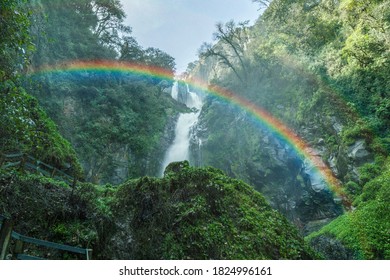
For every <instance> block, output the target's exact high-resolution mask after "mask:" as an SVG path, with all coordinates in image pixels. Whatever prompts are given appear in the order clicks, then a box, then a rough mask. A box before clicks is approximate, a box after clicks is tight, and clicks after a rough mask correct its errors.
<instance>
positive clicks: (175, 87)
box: [171, 81, 179, 100]
mask: <svg viewBox="0 0 390 280" xmlns="http://www.w3.org/2000/svg"><path fill="white" fill-rule="evenodd" d="M171 96H172V98H173V99H175V100H177V98H178V97H179V83H178V82H177V81H175V82H174V83H173V85H172V91H171Z"/></svg>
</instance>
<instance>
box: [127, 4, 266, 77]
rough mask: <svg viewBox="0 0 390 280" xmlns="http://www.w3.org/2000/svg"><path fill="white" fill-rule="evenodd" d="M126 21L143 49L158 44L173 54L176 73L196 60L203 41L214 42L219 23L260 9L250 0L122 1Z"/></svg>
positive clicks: (252, 17)
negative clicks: (214, 33) (216, 25)
mask: <svg viewBox="0 0 390 280" xmlns="http://www.w3.org/2000/svg"><path fill="white" fill-rule="evenodd" d="M121 2H122V5H123V8H124V10H125V12H126V14H127V19H126V24H127V25H129V26H131V27H132V29H133V33H132V35H133V36H134V37H135V38H136V39H137V41H138V43H139V44H140V45H141V46H143V47H144V48H147V47H155V48H159V49H161V50H162V51H164V52H166V53H168V54H169V55H171V56H173V57H174V58H175V60H176V68H177V71H176V73H177V74H180V73H182V72H184V71H185V69H186V68H187V65H188V63H190V62H193V61H195V60H196V59H197V52H198V49H199V47H200V46H201V45H202V43H203V42H209V43H211V42H212V41H213V36H212V34H213V32H214V31H215V24H216V23H217V22H223V23H225V22H227V21H229V20H231V19H233V20H234V21H235V22H239V21H245V20H250V23H251V24H253V23H254V22H255V20H256V19H257V18H258V16H259V14H260V12H259V11H258V8H259V6H258V5H257V4H256V3H252V1H251V0H121Z"/></svg>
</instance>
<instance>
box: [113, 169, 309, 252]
mask: <svg viewBox="0 0 390 280" xmlns="http://www.w3.org/2000/svg"><path fill="white" fill-rule="evenodd" d="M114 209H115V216H116V217H121V219H129V220H130V221H131V228H132V230H131V236H132V238H133V241H132V242H131V243H128V244H126V245H125V246H126V247H125V248H123V250H126V251H127V252H129V253H130V254H131V257H132V258H136V259H301V258H311V257H312V255H311V252H310V250H309V249H308V248H307V247H306V245H305V244H304V243H303V241H302V239H301V237H299V235H298V232H297V230H296V229H295V228H294V227H293V226H292V225H290V224H289V223H288V222H287V220H286V219H285V218H283V217H282V216H281V215H280V214H278V213H277V212H276V211H275V210H272V208H271V207H270V206H269V205H268V204H267V203H266V201H265V199H264V198H263V197H262V196H261V195H260V194H259V193H257V192H256V191H254V190H253V189H252V188H250V187H249V186H248V185H246V184H244V183H243V182H241V181H238V180H233V179H230V178H228V177H226V176H225V175H224V174H223V173H222V172H221V171H219V170H216V169H213V168H210V167H208V168H202V169H195V168H191V167H189V166H188V163H187V164H186V163H183V164H180V166H178V165H177V164H176V165H175V166H168V168H167V171H166V173H165V177H164V178H162V179H154V178H148V177H144V178H141V179H139V180H133V181H129V182H127V183H125V184H123V185H122V186H121V187H120V188H119V190H118V192H117V194H116V201H115V202H114Z"/></svg>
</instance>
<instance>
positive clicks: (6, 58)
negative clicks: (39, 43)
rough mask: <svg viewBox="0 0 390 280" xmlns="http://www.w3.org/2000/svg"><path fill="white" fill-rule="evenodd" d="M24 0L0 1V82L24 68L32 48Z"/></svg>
mask: <svg viewBox="0 0 390 280" xmlns="http://www.w3.org/2000/svg"><path fill="white" fill-rule="evenodd" d="M26 2H27V1H25V0H6V1H1V2H0V26H1V33H0V82H1V83H3V82H4V81H5V80H7V79H11V78H13V77H14V76H15V74H16V73H19V74H20V73H21V72H22V71H23V70H24V66H25V62H26V61H27V60H28V58H29V54H30V52H31V51H32V50H33V49H34V47H33V45H32V44H31V39H30V34H29V32H28V28H29V26H30V21H29V14H28V11H27V10H26V9H25V7H24V4H25V3H26Z"/></svg>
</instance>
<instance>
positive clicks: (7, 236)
mask: <svg viewBox="0 0 390 280" xmlns="http://www.w3.org/2000/svg"><path fill="white" fill-rule="evenodd" d="M12 229H13V221H12V220H10V219H7V218H5V217H4V216H2V215H0V260H4V259H6V258H7V257H9V255H11V258H12V259H17V260H44V258H41V257H37V256H33V255H27V254H25V250H24V249H25V245H26V244H34V245H36V246H39V247H43V248H48V249H55V250H59V251H64V252H70V253H74V254H81V255H84V256H85V259H87V260H90V259H92V249H84V248H80V247H73V246H68V245H64V244H59V243H54V242H49V241H45V240H41V239H36V238H32V237H28V236H24V235H22V234H19V233H17V232H15V231H13V230H12ZM12 239H14V240H15V242H14V246H13V250H9V249H10V244H11V241H12ZM10 252H12V253H11V254H9V253H10Z"/></svg>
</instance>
